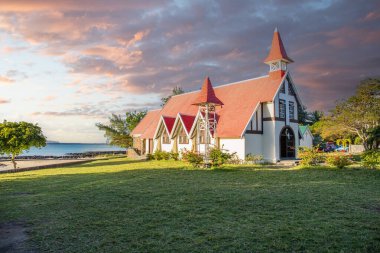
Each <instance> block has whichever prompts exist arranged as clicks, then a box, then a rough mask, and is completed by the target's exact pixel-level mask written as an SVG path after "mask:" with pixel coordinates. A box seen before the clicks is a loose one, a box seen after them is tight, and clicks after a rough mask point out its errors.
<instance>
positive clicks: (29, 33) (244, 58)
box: [0, 0, 380, 142]
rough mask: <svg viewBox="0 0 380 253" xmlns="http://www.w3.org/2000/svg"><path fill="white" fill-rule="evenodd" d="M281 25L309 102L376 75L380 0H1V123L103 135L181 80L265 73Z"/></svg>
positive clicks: (51, 132) (313, 104)
mask: <svg viewBox="0 0 380 253" xmlns="http://www.w3.org/2000/svg"><path fill="white" fill-rule="evenodd" d="M276 26H278V28H279V31H280V33H281V36H282V39H283V42H284V44H285V48H286V50H287V53H288V55H289V57H291V58H292V59H293V60H294V61H295V63H293V64H292V65H290V66H289V68H290V71H291V74H292V77H293V80H294V81H295V82H296V85H297V88H298V90H299V91H300V93H301V96H302V99H303V102H304V103H305V105H306V106H307V107H308V109H309V110H324V111H327V110H329V109H330V108H331V107H332V106H333V105H334V101H335V100H337V99H341V98H345V97H347V96H349V95H352V94H353V93H354V90H355V86H356V85H357V84H358V82H359V81H360V80H361V79H363V78H366V77H374V76H379V75H380V46H379V45H380V1H375V0H373V1H372V0H355V1H343V0H322V1H301V0H300V1H296V0H292V1H282V0H277V1H274V0H272V1H259V0H257V1H239V0H234V1H230V0H224V1H216V0H215V1H211V0H208V1H205V0H200V1H197V0H192V1H182V0H174V1H167V0H155V1H145V0H138V1H123V0H107V1H101V0H81V1H78V0H61V1H49V0H0V121H2V120H3V119H7V120H9V121H19V120H25V121H30V122H35V123H38V124H39V125H40V126H42V128H43V130H44V133H45V135H46V136H47V137H48V139H50V140H56V141H61V142H104V141H105V139H104V137H103V134H102V133H101V132H99V131H98V130H97V129H96V127H95V123H96V122H106V121H107V116H108V115H110V114H111V113H118V114H124V113H125V111H127V110H142V109H153V108H157V107H159V105H160V98H161V97H162V96H164V95H167V94H169V93H170V90H171V89H172V88H173V87H174V86H176V85H180V86H181V87H183V88H184V89H185V90H186V91H191V90H195V89H199V88H200V86H201V84H202V80H203V78H204V77H205V76H206V75H208V76H210V78H211V81H212V82H213V84H214V85H220V84H225V83H228V82H233V81H239V80H244V79H249V78H253V77H258V76H262V75H266V74H267V72H268V67H267V66H266V65H265V64H263V63H262V61H263V59H264V58H265V57H266V55H267V53H268V51H269V47H270V44H271V40H272V35H273V30H274V28H275V27H276Z"/></svg>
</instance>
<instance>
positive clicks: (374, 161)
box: [361, 150, 380, 169]
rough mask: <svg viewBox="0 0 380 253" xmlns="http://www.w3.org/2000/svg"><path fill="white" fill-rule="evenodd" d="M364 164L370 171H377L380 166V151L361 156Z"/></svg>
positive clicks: (368, 152) (367, 152) (371, 151)
mask: <svg viewBox="0 0 380 253" xmlns="http://www.w3.org/2000/svg"><path fill="white" fill-rule="evenodd" d="M361 159H362V164H363V166H364V167H367V168H370V169H376V167H377V166H378V165H379V164H380V151H379V150H369V151H366V152H364V153H363V154H362V155H361Z"/></svg>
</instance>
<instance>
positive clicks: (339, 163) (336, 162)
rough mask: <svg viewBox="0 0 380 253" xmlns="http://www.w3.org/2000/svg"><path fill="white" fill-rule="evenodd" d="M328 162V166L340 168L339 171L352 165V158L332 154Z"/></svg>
mask: <svg viewBox="0 0 380 253" xmlns="http://www.w3.org/2000/svg"><path fill="white" fill-rule="evenodd" d="M326 162H327V164H328V165H332V166H335V167H338V168H339V169H343V168H344V167H347V166H348V165H350V164H352V162H351V160H350V157H349V156H348V155H342V154H331V155H329V156H328V157H327V159H326Z"/></svg>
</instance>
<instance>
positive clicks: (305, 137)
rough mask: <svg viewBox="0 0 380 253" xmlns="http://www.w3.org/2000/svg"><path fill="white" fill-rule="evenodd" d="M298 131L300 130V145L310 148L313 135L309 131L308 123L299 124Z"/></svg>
mask: <svg viewBox="0 0 380 253" xmlns="http://www.w3.org/2000/svg"><path fill="white" fill-rule="evenodd" d="M299 132H300V147H307V148H312V147H313V139H314V137H313V134H312V133H311V131H310V128H309V126H308V125H306V126H299Z"/></svg>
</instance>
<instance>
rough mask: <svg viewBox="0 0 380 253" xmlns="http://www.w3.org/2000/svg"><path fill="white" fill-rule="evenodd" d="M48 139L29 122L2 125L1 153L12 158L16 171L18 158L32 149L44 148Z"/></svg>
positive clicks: (38, 128)
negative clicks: (16, 159)
mask: <svg viewBox="0 0 380 253" xmlns="http://www.w3.org/2000/svg"><path fill="white" fill-rule="evenodd" d="M45 145H46V137H45V136H44V135H43V133H42V130H41V128H40V127H39V126H38V125H37V124H32V123H28V122H24V121H21V122H8V121H4V122H3V123H0V153H2V154H7V155H9V156H11V161H12V163H13V168H14V169H16V165H17V164H16V161H15V158H16V156H18V155H20V154H21V153H22V152H23V151H27V150H29V149H30V148H31V147H37V148H40V147H44V146H45Z"/></svg>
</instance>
